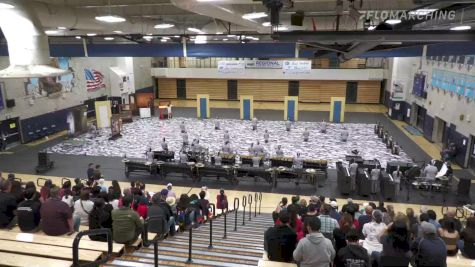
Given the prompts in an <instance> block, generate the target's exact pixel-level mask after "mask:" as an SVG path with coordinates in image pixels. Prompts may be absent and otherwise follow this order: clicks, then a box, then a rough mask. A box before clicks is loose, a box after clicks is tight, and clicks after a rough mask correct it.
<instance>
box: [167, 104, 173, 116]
mask: <svg viewBox="0 0 475 267" xmlns="http://www.w3.org/2000/svg"><path fill="white" fill-rule="evenodd" d="M167 113H168V114H167V115H168V119H171V118H172V117H173V116H172V104H171V103H168V105H167Z"/></svg>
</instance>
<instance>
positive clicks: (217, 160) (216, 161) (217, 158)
mask: <svg viewBox="0 0 475 267" xmlns="http://www.w3.org/2000/svg"><path fill="white" fill-rule="evenodd" d="M221 162H222V158H221V155H220V154H219V152H218V154H216V156H214V165H215V166H221Z"/></svg>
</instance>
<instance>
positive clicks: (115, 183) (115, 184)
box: [110, 180, 122, 199]
mask: <svg viewBox="0 0 475 267" xmlns="http://www.w3.org/2000/svg"><path fill="white" fill-rule="evenodd" d="M111 194H112V195H113V197H112V198H110V199H119V198H120V197H121V196H122V191H121V190H120V185H119V182H118V181H117V180H112V191H111Z"/></svg>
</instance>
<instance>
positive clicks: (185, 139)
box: [181, 130, 188, 146]
mask: <svg viewBox="0 0 475 267" xmlns="http://www.w3.org/2000/svg"><path fill="white" fill-rule="evenodd" d="M181 137H182V138H183V145H184V146H186V145H188V133H187V132H186V130H185V131H183V132H182V134H181Z"/></svg>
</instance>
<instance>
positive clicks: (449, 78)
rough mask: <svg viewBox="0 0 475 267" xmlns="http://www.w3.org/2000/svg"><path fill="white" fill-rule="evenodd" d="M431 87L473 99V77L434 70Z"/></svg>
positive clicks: (474, 84) (474, 94) (474, 77)
mask: <svg viewBox="0 0 475 267" xmlns="http://www.w3.org/2000/svg"><path fill="white" fill-rule="evenodd" d="M431 85H432V87H434V88H439V89H441V90H443V91H447V92H451V93H454V94H457V95H459V96H465V97H467V98H469V99H475V76H471V75H467V74H463V73H457V72H451V71H445V70H439V69H434V70H432V80H431Z"/></svg>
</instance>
